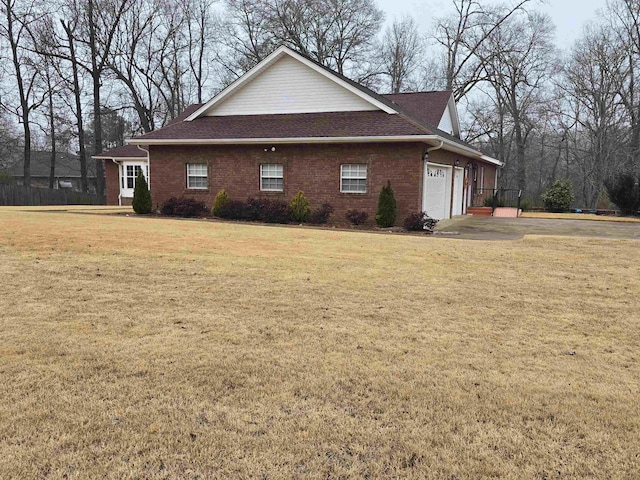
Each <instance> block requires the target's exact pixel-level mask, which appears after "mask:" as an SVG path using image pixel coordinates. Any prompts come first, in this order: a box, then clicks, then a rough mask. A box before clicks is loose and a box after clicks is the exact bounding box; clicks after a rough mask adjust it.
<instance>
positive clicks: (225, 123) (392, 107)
mask: <svg viewBox="0 0 640 480" xmlns="http://www.w3.org/2000/svg"><path fill="white" fill-rule="evenodd" d="M284 55H287V56H288V57H290V58H294V59H296V60H297V61H299V62H302V63H303V64H305V65H307V66H308V67H309V68H312V69H313V70H314V71H316V72H317V73H319V74H321V75H323V76H324V77H326V78H328V79H330V80H331V81H333V82H335V83H337V84H339V85H341V86H342V87H344V88H346V89H348V90H349V91H350V92H352V93H354V94H355V95H358V96H359V97H360V98H362V99H365V100H366V101H367V102H369V103H370V104H371V105H373V106H375V107H376V109H374V110H362V111H341V112H315V113H277V114H253V115H247V114H243V115H221V116H215V115H211V116H209V115H207V113H208V112H210V111H211V109H212V108H213V107H215V105H216V104H218V103H219V102H220V103H221V102H223V101H224V99H225V98H228V97H229V96H231V95H233V93H234V92H235V91H238V90H239V89H240V88H242V86H243V85H246V84H247V83H248V82H250V81H251V79H253V78H254V77H256V76H257V75H260V73H261V72H263V71H264V70H265V69H267V68H268V67H269V66H271V65H272V64H273V63H274V62H276V61H277V60H278V59H280V58H282V56H284ZM412 97H413V98H412ZM445 98H446V101H445ZM431 100H433V101H434V102H435V104H434V105H432V106H429V105H428V102H429V101H431ZM452 101H453V97H452V95H451V92H419V93H417V94H395V95H384V96H383V95H380V94H377V93H375V92H374V91H372V90H370V89H369V88H367V87H365V86H363V85H360V84H358V83H356V82H354V81H353V80H350V79H348V78H346V77H344V76H343V75H340V74H339V73H337V72H334V71H333V70H331V69H330V68H328V67H326V66H324V65H322V64H320V63H318V62H316V61H315V60H313V59H311V58H309V57H307V56H305V55H302V54H300V53H298V52H294V51H293V50H291V49H290V48H288V47H279V48H278V49H276V50H275V51H274V52H273V53H272V54H271V55H269V56H268V57H267V58H266V59H264V60H263V61H262V62H260V63H259V64H258V65H256V66H255V67H254V68H253V69H251V70H250V71H249V72H247V73H246V74H245V75H243V76H242V77H240V78H239V79H237V80H236V81H235V82H234V83H232V84H231V85H230V86H229V87H227V88H226V89H225V90H223V91H222V92H220V93H219V94H218V95H216V96H215V97H213V98H212V99H211V100H210V101H209V102H207V103H205V104H202V105H196V106H192V107H189V109H188V111H186V112H184V113H183V114H181V115H180V117H182V118H184V121H180V120H179V118H176V119H174V121H172V122H170V123H169V124H167V125H166V126H164V127H163V128H161V129H158V130H155V131H153V132H150V133H147V134H145V135H142V136H139V137H135V138H132V139H130V140H128V143H130V144H132V145H152V144H165V145H168V144H237V143H263V142H265V141H268V142H272V143H296V142H297V143H300V142H305V143H318V142H324V143H330V142H347V141H351V142H353V141H360V142H365V141H366V142H375V141H394V140H395V141H416V142H424V143H428V144H430V145H434V146H437V145H438V144H439V142H442V144H440V146H444V147H443V148H446V149H448V150H451V151H454V152H458V153H461V154H465V155H469V156H472V157H474V158H478V159H483V160H484V161H488V162H490V163H495V164H498V165H501V162H499V161H498V160H495V159H491V158H490V157H486V156H483V154H482V153H481V152H480V151H479V150H477V149H476V148H475V147H473V146H472V145H470V144H468V143H467V142H464V141H463V140H461V139H460V138H458V137H456V136H454V135H451V134H449V133H448V132H445V131H443V130H440V129H439V128H438V127H437V125H438V124H439V123H440V120H441V119H442V116H443V114H444V112H445V110H446V108H447V105H450V104H451V102H452ZM424 107H426V108H424ZM192 108H193V110H192ZM454 109H455V102H454ZM438 112H439V113H440V114H439V116H438ZM452 115H455V112H453V113H452ZM436 117H437V118H436ZM455 121H456V122H457V117H456V118H455Z"/></svg>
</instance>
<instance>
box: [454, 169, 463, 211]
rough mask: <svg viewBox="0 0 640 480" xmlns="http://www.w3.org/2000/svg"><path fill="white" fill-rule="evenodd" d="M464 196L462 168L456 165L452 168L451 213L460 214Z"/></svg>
mask: <svg viewBox="0 0 640 480" xmlns="http://www.w3.org/2000/svg"><path fill="white" fill-rule="evenodd" d="M463 196H464V169H462V168H460V167H456V168H454V169H453V214H454V215H462V214H463V213H464V212H463V210H462V204H463Z"/></svg>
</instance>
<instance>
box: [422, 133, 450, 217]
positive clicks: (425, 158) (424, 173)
mask: <svg viewBox="0 0 640 480" xmlns="http://www.w3.org/2000/svg"><path fill="white" fill-rule="evenodd" d="M439 142H440V144H439V145H437V146H435V147H430V148H427V150H426V151H425V152H424V154H423V155H422V189H421V190H422V199H421V202H420V211H421V212H422V211H424V194H425V192H424V185H425V183H426V181H427V162H428V161H429V153H430V152H433V151H434V150H440V149H441V148H442V146H443V145H444V140H439Z"/></svg>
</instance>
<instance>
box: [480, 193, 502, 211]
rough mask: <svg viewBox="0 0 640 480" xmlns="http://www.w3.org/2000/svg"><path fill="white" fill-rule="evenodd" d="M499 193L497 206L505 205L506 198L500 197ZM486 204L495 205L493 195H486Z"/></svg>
mask: <svg viewBox="0 0 640 480" xmlns="http://www.w3.org/2000/svg"><path fill="white" fill-rule="evenodd" d="M496 195H497V197H498V198H497V199H496V208H497V207H504V198H502V197H500V195H498V194H496ZM484 206H485V207H493V195H492V196H490V197H485V199H484Z"/></svg>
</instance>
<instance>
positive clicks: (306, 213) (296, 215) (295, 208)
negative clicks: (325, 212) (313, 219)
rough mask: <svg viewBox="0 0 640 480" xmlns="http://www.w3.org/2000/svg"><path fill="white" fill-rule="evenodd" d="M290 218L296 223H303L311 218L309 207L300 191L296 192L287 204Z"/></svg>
mask: <svg viewBox="0 0 640 480" xmlns="http://www.w3.org/2000/svg"><path fill="white" fill-rule="evenodd" d="M289 209H290V210H291V218H293V219H294V220H295V221H296V222H298V223H305V222H306V221H308V220H309V217H310V216H311V207H310V206H309V202H308V201H307V199H306V198H305V196H304V193H303V192H302V190H298V193H296V194H295V195H294V196H293V198H292V199H291V202H290V203H289Z"/></svg>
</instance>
